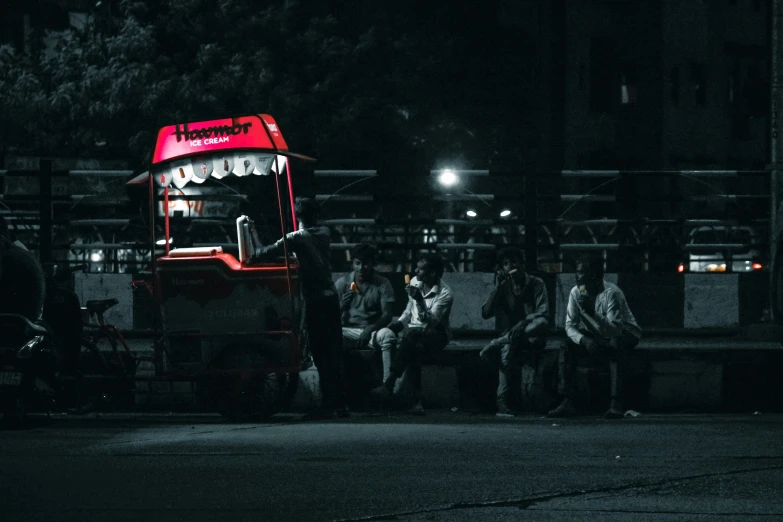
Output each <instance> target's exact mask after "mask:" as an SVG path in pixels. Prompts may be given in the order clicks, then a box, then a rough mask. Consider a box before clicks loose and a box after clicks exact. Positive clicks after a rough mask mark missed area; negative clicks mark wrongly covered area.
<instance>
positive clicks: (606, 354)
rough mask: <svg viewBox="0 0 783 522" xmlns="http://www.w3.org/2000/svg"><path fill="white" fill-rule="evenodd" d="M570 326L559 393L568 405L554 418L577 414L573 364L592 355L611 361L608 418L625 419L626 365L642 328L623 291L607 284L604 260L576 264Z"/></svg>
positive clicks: (561, 357)
mask: <svg viewBox="0 0 783 522" xmlns="http://www.w3.org/2000/svg"><path fill="white" fill-rule="evenodd" d="M565 326H566V334H567V335H568V338H567V339H566V340H565V341H564V342H563V345H562V346H561V347H560V353H559V354H558V370H559V382H558V392H559V393H560V394H562V396H563V402H562V403H560V405H559V406H558V407H557V408H555V409H554V410H552V411H550V412H549V416H550V417H565V416H568V415H573V414H574V413H575V410H574V407H573V405H572V404H571V399H570V395H571V392H572V390H571V387H572V383H573V372H574V362H573V361H574V358H575V357H577V356H579V355H589V356H591V357H595V358H597V359H600V360H608V361H609V378H610V380H611V392H612V402H611V404H610V406H609V409H608V410H607V411H606V413H605V414H604V416H605V417H606V418H608V419H620V418H622V417H623V410H622V403H621V401H620V398H621V397H620V395H621V392H622V389H621V388H622V386H621V385H622V381H621V378H622V370H623V368H622V363H623V359H624V356H625V354H626V353H627V352H628V351H629V350H631V349H633V348H634V347H635V346H636V345H637V344H639V340H640V339H641V337H642V330H641V328H639V325H638V324H637V323H636V318H634V316H633V313H631V309H630V308H629V307H628V303H627V301H626V300H625V294H623V291H622V290H620V288H618V287H617V285H615V284H613V283H610V282H609V281H605V280H604V265H603V260H602V259H599V258H594V257H586V258H582V259H581V260H579V261H578V262H577V264H576V286H574V287H573V288H572V289H571V293H570V295H569V296H568V309H567V312H566V325H565Z"/></svg>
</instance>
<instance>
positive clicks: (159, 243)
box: [155, 237, 174, 246]
mask: <svg viewBox="0 0 783 522" xmlns="http://www.w3.org/2000/svg"><path fill="white" fill-rule="evenodd" d="M172 241H174V238H173V237H170V238H169V245H170V244H171V243H172ZM155 244H156V245H161V246H162V245H165V244H166V240H165V239H158V240H157V241H155Z"/></svg>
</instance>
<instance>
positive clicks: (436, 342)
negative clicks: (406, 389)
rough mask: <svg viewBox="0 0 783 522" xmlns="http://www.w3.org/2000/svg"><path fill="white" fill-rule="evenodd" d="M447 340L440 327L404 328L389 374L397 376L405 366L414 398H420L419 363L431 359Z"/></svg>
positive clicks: (399, 375) (400, 374)
mask: <svg viewBox="0 0 783 522" xmlns="http://www.w3.org/2000/svg"><path fill="white" fill-rule="evenodd" d="M448 342H449V339H448V337H447V336H446V332H445V331H443V330H442V329H440V328H416V327H414V328H406V329H405V330H403V331H402V332H401V336H400V341H399V343H398V345H397V354H396V356H395V357H394V360H393V361H392V365H391V375H392V376H394V377H397V378H399V377H401V376H402V374H403V372H404V371H405V369H406V368H407V369H408V376H409V378H410V380H411V384H412V385H413V391H414V393H415V396H416V399H420V398H421V365H422V364H423V363H425V362H430V361H431V360H433V359H434V358H435V356H436V355H437V354H438V353H439V352H441V351H442V350H443V349H444V348H445V347H446V345H447V344H448Z"/></svg>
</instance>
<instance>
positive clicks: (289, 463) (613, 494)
mask: <svg viewBox="0 0 783 522" xmlns="http://www.w3.org/2000/svg"><path fill="white" fill-rule="evenodd" d="M782 430H783V415H751V414H748V415H745V416H719V415H643V416H642V417H639V418H634V419H630V418H626V419H624V420H622V421H605V420H604V419H602V418H578V419H568V420H558V421H555V422H553V421H552V420H551V419H546V418H542V417H540V416H528V417H520V418H516V419H511V420H503V419H496V418H494V417H492V416H489V415H471V414H467V413H462V412H450V411H441V412H429V414H428V415H427V416H426V417H410V416H406V415H404V414H398V415H393V416H386V415H383V416H369V415H357V416H354V417H353V418H351V419H348V420H333V421H324V422H302V421H299V420H297V417H295V416H288V417H282V418H280V419H277V420H275V421H274V422H269V423H265V424H246V425H228V424H223V423H222V422H220V419H219V418H217V417H212V416H183V415H161V416H154V415H147V416H132V415H113V416H110V415H105V416H103V417H101V418H95V417H90V418H74V417H71V418H68V417H58V418H53V419H51V420H48V421H44V420H43V419H40V420H39V422H36V423H34V427H33V428H31V429H28V430H24V431H2V432H0V470H2V472H1V473H0V496H2V502H0V520H3V521H17V520H19V521H35V520H42V521H55V520H78V521H82V522H87V521H93V520H95V521H111V522H119V521H125V520H144V521H145V522H146V521H157V520H186V521H188V522H196V521H202V520H204V521H210V522H215V521H219V520H236V521H243V520H253V521H278V520H430V521H433V520H434V521H440V520H471V521H473V520H476V521H483V520H493V521H496V520H501V521H502V520H536V521H549V520H591V521H596V520H607V521H620V520H633V521H635V522H640V521H645V520H665V521H670V520H671V521H680V520H705V521H707V520H709V521H713V520H731V521H734V520H765V521H769V520H783V434H782V433H781V431H782Z"/></svg>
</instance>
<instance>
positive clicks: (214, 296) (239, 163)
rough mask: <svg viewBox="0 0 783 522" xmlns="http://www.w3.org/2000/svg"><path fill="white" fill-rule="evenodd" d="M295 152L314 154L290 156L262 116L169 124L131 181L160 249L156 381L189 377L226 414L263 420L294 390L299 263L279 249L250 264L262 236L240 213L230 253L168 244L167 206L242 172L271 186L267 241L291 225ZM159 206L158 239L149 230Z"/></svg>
mask: <svg viewBox="0 0 783 522" xmlns="http://www.w3.org/2000/svg"><path fill="white" fill-rule="evenodd" d="M292 157H296V158H301V159H305V160H312V158H307V157H306V156H301V155H297V154H293V153H291V152H289V151H288V146H287V145H286V142H285V140H284V139H283V136H282V134H281V133H280V130H279V128H278V127H277V124H276V122H275V120H274V119H273V118H272V117H271V116H269V115H266V114H257V115H251V116H244V117H238V118H227V119H222V120H213V121H204V122H195V123H185V124H178V125H171V126H167V127H163V128H162V129H160V130H159V131H158V136H157V140H156V143H155V151H154V154H153V158H152V165H151V168H150V170H149V172H148V173H144V174H143V175H140V176H138V177H136V178H134V179H133V180H131V181H129V183H132V184H138V183H148V184H149V199H150V231H151V232H150V241H151V242H152V252H155V247H156V244H157V245H160V244H161V243H162V244H163V245H164V247H163V255H162V256H159V255H155V254H153V256H152V266H151V273H152V281H153V284H152V289H153V294H154V297H155V302H156V305H157V306H158V307H159V312H160V313H159V314H158V317H159V318H160V319H159V323H160V324H159V325H158V328H159V335H158V339H159V340H158V342H157V343H156V349H155V362H156V375H155V376H154V377H153V378H155V379H162V380H194V381H196V382H197V386H198V387H199V390H200V393H199V397H203V398H205V399H207V400H209V401H211V402H212V403H213V405H214V406H215V407H216V408H217V409H218V411H220V413H221V414H223V415H224V416H225V417H226V418H228V419H229V420H253V419H261V418H264V417H266V416H269V415H271V414H273V413H275V412H276V411H278V410H279V409H280V408H281V407H282V405H283V404H284V403H285V402H286V400H287V399H290V398H291V397H292V396H293V393H294V392H295V390H296V385H297V383H298V372H299V370H300V369H301V364H302V359H303V356H302V352H303V345H304V340H303V328H302V321H301V317H300V316H301V313H300V311H301V299H300V289H299V279H298V276H297V271H298V265H297V262H296V259H295V258H293V257H290V256H289V255H288V249H287V247H286V249H285V253H286V255H285V256H283V257H281V258H279V259H278V260H277V261H276V262H270V263H262V264H253V265H252V266H251V265H250V264H249V262H248V261H249V259H250V257H251V256H252V254H253V252H254V248H255V246H257V245H258V243H259V239H258V235H257V232H256V227H255V223H254V222H253V221H252V220H251V219H249V218H248V217H247V216H244V215H242V216H237V220H236V247H237V248H236V250H235V251H233V252H231V251H228V250H230V249H229V248H226V246H225V245H222V244H220V243H219V242H218V241H216V243H215V244H214V245H207V246H201V245H199V246H189V247H187V248H171V244H172V238H171V229H170V217H169V211H168V209H169V207H170V206H171V201H173V200H176V199H177V198H179V199H180V200H181V199H182V198H186V197H188V196H186V195H184V194H185V191H187V187H188V186H192V185H194V184H201V183H207V184H208V183H210V182H213V183H215V182H217V183H219V184H221V185H223V184H224V183H223V182H221V181H220V180H221V179H223V178H226V177H232V176H238V177H248V178H250V179H251V180H253V181H254V182H255V181H257V182H258V183H261V182H263V183H265V184H266V185H265V186H266V187H268V192H271V191H272V190H274V191H275V194H267V198H266V199H265V201H266V203H267V205H266V211H267V212H270V208H271V207H274V206H275V205H276V209H275V208H272V209H271V212H272V214H273V215H276V217H277V219H275V220H267V222H266V232H267V236H268V237H266V238H265V239H267V240H269V239H272V240H276V239H277V238H279V237H283V236H285V234H286V233H287V232H291V231H293V230H296V224H297V220H296V215H295V213H294V193H293V187H292V183H291V161H290V159H291V158H292ZM272 180H273V181H272ZM223 181H228V180H223ZM191 197H192V199H198V197H194V196H191ZM202 197H203V196H202ZM161 203H162V205H163V206H162V209H163V212H162V213H163V216H164V217H163V219H164V227H163V228H164V237H163V238H162V241H161V240H160V239H158V238H157V237H156V233H155V230H156V226H155V218H156V214H157V213H158V209H159V208H161V207H160V204H161ZM232 219H233V217H232ZM275 221H276V224H274V222H275ZM201 392H203V393H201Z"/></svg>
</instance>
